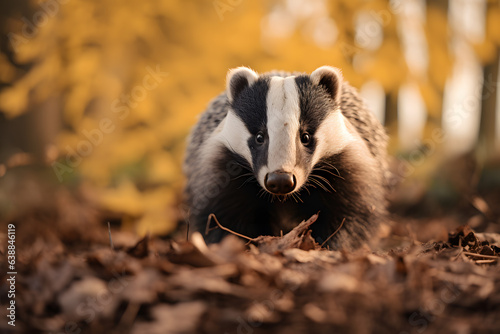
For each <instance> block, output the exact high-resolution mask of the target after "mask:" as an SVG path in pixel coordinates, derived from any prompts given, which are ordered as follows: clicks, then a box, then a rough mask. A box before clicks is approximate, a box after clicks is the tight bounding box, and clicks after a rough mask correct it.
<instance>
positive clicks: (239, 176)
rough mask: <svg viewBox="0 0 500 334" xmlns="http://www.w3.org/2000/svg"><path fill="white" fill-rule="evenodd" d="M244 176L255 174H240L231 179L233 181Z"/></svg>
mask: <svg viewBox="0 0 500 334" xmlns="http://www.w3.org/2000/svg"><path fill="white" fill-rule="evenodd" d="M244 176H253V173H245V174H241V175H238V176H237V177H235V178H233V179H231V181H234V180H237V179H239V178H242V177H244Z"/></svg>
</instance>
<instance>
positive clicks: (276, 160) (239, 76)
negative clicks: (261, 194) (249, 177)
mask: <svg viewBox="0 0 500 334" xmlns="http://www.w3.org/2000/svg"><path fill="white" fill-rule="evenodd" d="M226 92H227V96H228V101H229V105H230V108H229V112H228V114H227V116H226V118H225V120H224V121H223V122H222V123H221V125H220V129H219V130H218V135H217V137H218V138H219V140H220V141H221V143H223V144H224V145H225V146H226V147H227V148H228V149H230V150H231V151H233V153H236V154H238V155H239V156H241V157H242V158H243V159H245V160H246V162H247V164H248V166H249V167H250V169H251V170H252V172H253V174H254V176H255V178H256V179H257V181H258V182H259V184H260V185H261V186H262V188H263V189H265V190H267V191H268V192H269V193H271V194H273V195H289V194H293V193H294V192H297V191H299V190H300V189H301V188H302V187H303V186H304V185H305V184H306V183H307V182H308V179H309V177H310V174H311V172H312V170H313V168H314V166H315V165H316V164H317V163H318V162H319V161H320V160H321V159H322V158H324V157H328V156H331V155H334V154H336V153H340V152H341V151H342V150H343V149H344V147H345V146H346V145H348V144H349V142H350V141H352V140H353V134H352V131H351V130H350V129H349V126H348V121H347V120H346V119H345V118H344V116H343V115H342V113H341V111H340V104H341V103H340V101H341V95H342V75H341V73H340V71H339V70H338V69H336V68H333V67H329V66H323V67H320V68H318V69H317V70H315V71H314V72H313V73H312V74H311V75H298V76H288V77H282V76H272V75H262V76H259V75H258V74H257V73H255V72H254V71H252V70H251V69H249V68H246V67H240V68H236V69H233V70H230V71H229V73H228V75H227V90H226Z"/></svg>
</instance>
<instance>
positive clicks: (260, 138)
mask: <svg viewBox="0 0 500 334" xmlns="http://www.w3.org/2000/svg"><path fill="white" fill-rule="evenodd" d="M255 142H256V143H257V144H259V145H260V144H264V134H263V133H262V132H258V133H257V134H256V135H255Z"/></svg>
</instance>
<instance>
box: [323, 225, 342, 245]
mask: <svg viewBox="0 0 500 334" xmlns="http://www.w3.org/2000/svg"><path fill="white" fill-rule="evenodd" d="M344 222H345V218H344V219H342V223H340V226H339V227H338V228H337V229H336V230H335V232H333V233H332V234H330V236H329V237H328V238H326V240H325V241H323V243H322V244H321V246H320V247H323V246H324V245H325V244H326V243H327V242H328V240H330V239H331V238H332V237H333V236H334V235H335V234H337V232H338V231H339V230H340V229H341V228H342V226H344Z"/></svg>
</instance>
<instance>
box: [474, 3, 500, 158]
mask: <svg viewBox="0 0 500 334" xmlns="http://www.w3.org/2000/svg"><path fill="white" fill-rule="evenodd" d="M485 24H486V29H485V31H486V34H485V35H486V36H485V40H484V42H483V43H482V45H480V46H479V47H480V48H481V49H482V50H478V51H480V53H479V57H480V61H481V63H482V65H483V87H482V91H481V121H480V126H479V138H478V146H479V147H480V149H481V151H482V154H481V155H483V157H486V158H487V159H488V158H491V156H492V155H493V154H494V153H495V151H496V146H495V144H496V124H497V121H496V120H497V103H498V101H497V96H498V93H497V91H498V71H499V62H500V1H492V0H489V1H487V3H486V20H485ZM477 49H478V48H476V50H477Z"/></svg>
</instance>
